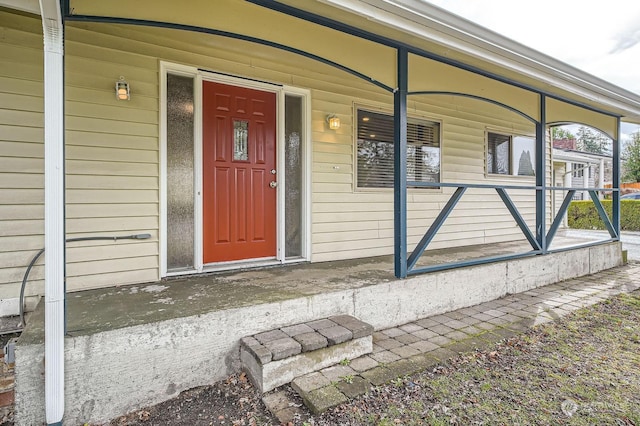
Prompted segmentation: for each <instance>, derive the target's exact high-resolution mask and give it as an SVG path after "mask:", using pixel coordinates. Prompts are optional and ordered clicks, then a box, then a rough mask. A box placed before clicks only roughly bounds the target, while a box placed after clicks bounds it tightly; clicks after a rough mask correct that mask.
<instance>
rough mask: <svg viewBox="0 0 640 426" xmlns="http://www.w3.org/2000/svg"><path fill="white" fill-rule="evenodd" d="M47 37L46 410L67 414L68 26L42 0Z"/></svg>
mask: <svg viewBox="0 0 640 426" xmlns="http://www.w3.org/2000/svg"><path fill="white" fill-rule="evenodd" d="M40 12H41V16H42V27H43V33H44V181H45V184H44V247H45V265H44V281H45V289H44V291H45V296H44V297H45V333H44V356H45V376H44V380H45V407H46V421H47V424H48V425H62V416H63V414H64V316H65V312H64V311H65V307H64V299H65V284H64V268H65V229H64V215H65V213H64V34H63V32H64V25H63V23H62V16H61V11H60V3H59V0H40Z"/></svg>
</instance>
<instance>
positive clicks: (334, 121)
mask: <svg viewBox="0 0 640 426" xmlns="http://www.w3.org/2000/svg"><path fill="white" fill-rule="evenodd" d="M327 123H329V128H330V129H331V130H337V129H339V128H340V117H338V116H337V115H335V114H329V115H327Z"/></svg>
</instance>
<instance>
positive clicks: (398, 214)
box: [393, 48, 409, 278]
mask: <svg viewBox="0 0 640 426" xmlns="http://www.w3.org/2000/svg"><path fill="white" fill-rule="evenodd" d="M397 67H398V88H397V89H396V91H395V92H394V94H393V142H394V145H393V146H394V150H393V188H394V191H393V193H394V199H393V207H394V210H393V211H394V213H393V223H394V263H395V274H396V277H397V278H406V276H407V91H408V86H409V85H408V83H407V80H408V78H409V70H408V68H409V53H408V52H407V49H405V48H399V49H398V57H397Z"/></svg>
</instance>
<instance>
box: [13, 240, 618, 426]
mask: <svg viewBox="0 0 640 426" xmlns="http://www.w3.org/2000/svg"><path fill="white" fill-rule="evenodd" d="M588 242H589V241H585V240H582V239H566V238H562V239H560V238H558V241H556V242H555V243H556V244H555V246H554V247H553V248H555V249H558V248H560V247H562V246H563V245H564V246H566V245H576V244H585V243H588ZM526 250H528V248H527V243H526V242H516V243H509V244H494V245H491V246H473V247H463V248H456V249H446V250H434V251H431V252H428V253H427V254H428V256H423V259H422V262H423V263H422V264H423V265H424V264H427V262H433V263H445V262H451V261H452V260H455V259H472V258H477V257H485V256H494V255H497V254H509V253H517V252H524V251H526ZM621 261H622V256H621V249H620V243H605V244H600V245H596V246H590V247H582V248H577V249H575V250H568V251H562V252H558V253H553V254H549V255H546V256H531V257H526V258H521V259H514V260H509V261H503V262H495V263H490V264H484V265H476V266H470V267H465V268H458V269H452V270H446V271H440V272H435V273H430V274H423V275H416V276H412V277H409V278H407V279H405V280H397V279H396V278H395V277H394V276H393V260H392V258H391V257H390V256H387V257H380V258H368V259H357V260H351V261H339V262H328V263H317V264H300V265H290V266H285V267H273V268H267V269H260V270H249V271H235V272H227V273H215V274H207V275H202V276H192V277H185V278H174V279H167V280H162V281H160V282H154V283H147V284H140V285H129V286H122V287H113V288H108V289H101V290H90V291H83V292H78V293H71V294H69V295H68V299H67V307H68V310H67V324H68V325H67V330H68V335H67V338H66V339H65V359H66V366H65V400H66V405H65V407H66V408H65V419H66V421H68V422H70V423H71V424H76V423H78V424H82V423H85V422H87V423H98V422H102V421H106V420H109V419H111V418H114V417H117V416H118V415H121V414H124V413H126V412H128V411H131V410H133V409H135V408H137V407H140V406H146V405H152V404H156V403H158V402H161V401H163V400H166V399H169V398H171V397H173V396H176V395H177V394H178V393H179V392H180V391H182V390H185V389H188V388H192V387H195V386H200V385H204V384H209V383H213V382H215V381H217V380H221V379H223V378H224V377H226V376H227V375H228V374H230V373H231V372H234V371H237V370H238V369H239V368H240V363H239V340H240V339H241V338H242V337H244V336H248V335H253V334H256V333H259V332H262V331H266V330H271V329H274V328H278V327H282V326H287V325H293V324H299V323H302V322H306V321H311V320H314V319H320V318H326V317H329V316H331V315H340V314H348V315H352V316H355V317H357V318H359V319H361V320H363V321H365V322H368V323H369V324H372V325H373V326H374V328H375V329H377V330H382V329H387V328H390V327H394V326H399V325H402V324H407V323H411V322H413V321H416V320H418V319H421V318H426V317H429V316H432V315H438V314H444V313H446V312H450V311H454V310H456V309H461V308H465V307H469V306H474V305H477V304H479V303H484V302H489V301H491V300H495V299H498V298H500V297H504V296H506V295H507V294H515V293H522V292H525V291H528V290H532V289H534V288H537V287H540V286H544V285H548V284H553V283H556V282H559V281H563V280H567V279H571V278H575V277H580V276H584V275H588V274H593V273H596V272H599V271H602V270H605V269H609V268H612V267H615V266H619V265H620V264H621ZM42 305H43V304H42V303H41V304H40V305H39V306H38V308H37V309H36V311H35V312H34V313H33V315H31V317H30V318H29V322H28V325H27V328H26V330H25V331H24V332H23V334H22V336H21V338H20V340H19V342H18V344H17V346H16V414H17V424H18V425H31V424H39V423H41V422H42V420H43V418H44V393H43V388H44V383H43V372H44V362H43V361H44V359H43V358H44V344H43V343H44V330H43V325H44V308H43V306H42Z"/></svg>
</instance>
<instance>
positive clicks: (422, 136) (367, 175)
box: [357, 109, 440, 188]
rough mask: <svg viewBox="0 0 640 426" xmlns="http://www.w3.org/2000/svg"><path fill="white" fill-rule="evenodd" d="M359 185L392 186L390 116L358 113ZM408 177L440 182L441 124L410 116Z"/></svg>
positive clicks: (376, 113) (391, 127) (362, 111)
mask: <svg viewBox="0 0 640 426" xmlns="http://www.w3.org/2000/svg"><path fill="white" fill-rule="evenodd" d="M357 119H358V122H357V161H358V166H357V185H358V188H393V146H394V145H393V116H392V115H389V114H383V113H379V112H371V111H367V110H361V109H359V110H358V112H357ZM407 180H408V181H417V182H440V124H439V123H433V122H430V121H426V120H417V119H414V118H409V119H408V123H407Z"/></svg>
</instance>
